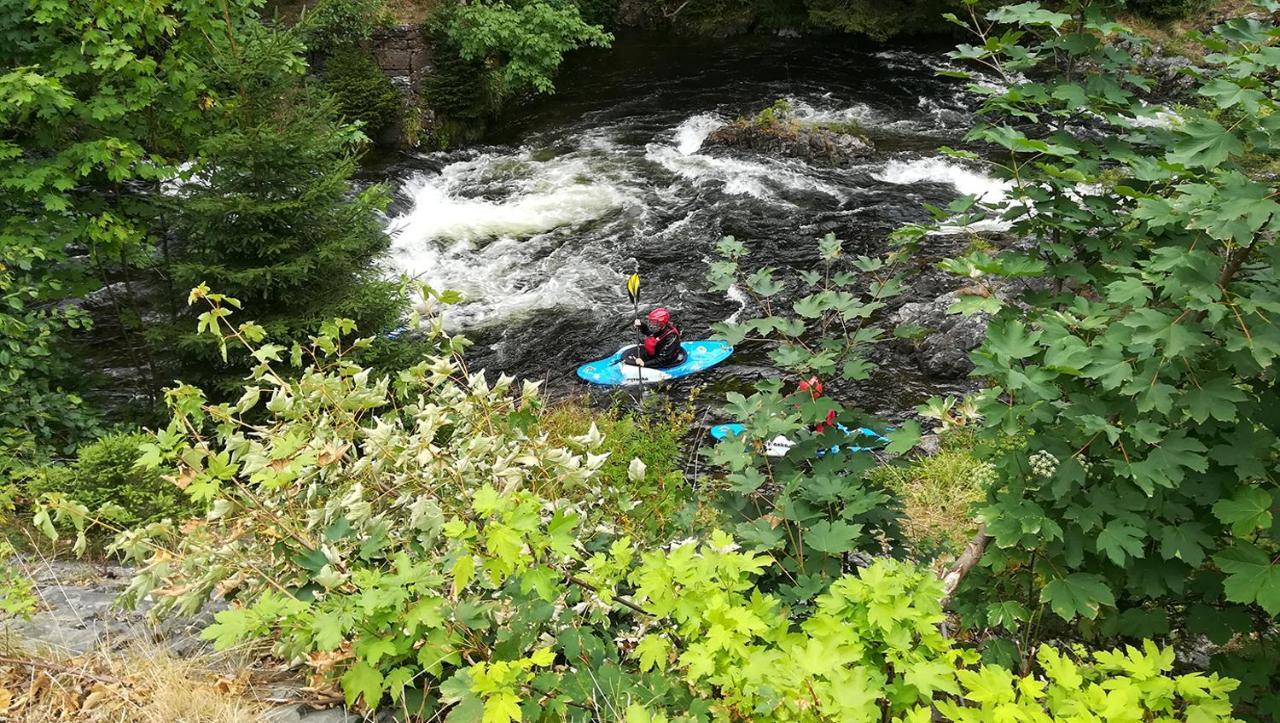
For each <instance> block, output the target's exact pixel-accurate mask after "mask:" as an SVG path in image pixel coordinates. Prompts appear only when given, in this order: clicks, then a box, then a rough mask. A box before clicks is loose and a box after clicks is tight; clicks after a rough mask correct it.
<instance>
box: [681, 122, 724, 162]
mask: <svg viewBox="0 0 1280 723" xmlns="http://www.w3.org/2000/svg"><path fill="white" fill-rule="evenodd" d="M726 122H727V121H726V120H725V118H724V116H721V115H720V114H719V113H699V114H697V115H694V116H690V117H689V118H687V119H685V120H684V122H682V123H681V124H680V125H678V126H676V132H675V142H676V150H678V151H680V153H682V154H684V155H686V156H688V155H691V154H694V153H697V152H698V150H699V149H701V148H702V143H703V141H705V140H707V136H709V135H711V133H712V131H714V130H715V129H717V128H719V127H720V126H722V125H724V124H725V123H726Z"/></svg>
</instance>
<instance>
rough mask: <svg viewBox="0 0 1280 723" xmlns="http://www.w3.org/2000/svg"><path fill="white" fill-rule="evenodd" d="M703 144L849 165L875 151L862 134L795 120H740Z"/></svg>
mask: <svg viewBox="0 0 1280 723" xmlns="http://www.w3.org/2000/svg"><path fill="white" fill-rule="evenodd" d="M704 146H705V147H715V146H720V147H724V148H746V149H749V150H753V151H757V152H760V153H767V154H769V155H773V156H787V157H791V158H801V159H804V160H805V161H808V162H811V163H821V164H826V165H831V166H845V165H849V164H850V163H852V162H853V161H855V160H858V159H861V158H866V157H867V156H869V155H871V154H872V153H874V152H875V148H874V147H873V146H872V145H871V141H869V140H867V139H866V138H863V137H862V136H859V135H856V134H853V133H842V132H838V131H835V130H831V129H829V128H824V127H821V126H806V125H803V124H801V123H796V122H793V121H781V122H775V123H756V122H750V121H737V122H734V123H730V124H728V125H725V126H721V127H720V128H718V129H716V130H715V131H712V132H711V135H709V136H707V140H706V142H705V143H704Z"/></svg>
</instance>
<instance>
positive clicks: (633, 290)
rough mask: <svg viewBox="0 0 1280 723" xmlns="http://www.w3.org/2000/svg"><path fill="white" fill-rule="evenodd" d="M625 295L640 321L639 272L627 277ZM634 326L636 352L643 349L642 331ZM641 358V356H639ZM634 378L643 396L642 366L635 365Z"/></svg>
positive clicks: (636, 325)
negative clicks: (638, 383) (629, 299)
mask: <svg viewBox="0 0 1280 723" xmlns="http://www.w3.org/2000/svg"><path fill="white" fill-rule="evenodd" d="M627 296H630V297H631V310H632V312H634V315H635V320H636V321H640V274H632V275H631V277H630V278H628V279H627ZM633 326H635V328H636V342H637V343H636V353H642V352H643V351H644V331H642V330H641V328H640V326H639V324H633ZM641 358H643V357H641ZM636 379H637V380H638V381H639V382H640V396H641V397H642V398H643V397H644V367H642V366H640V365H638V364H637V365H636Z"/></svg>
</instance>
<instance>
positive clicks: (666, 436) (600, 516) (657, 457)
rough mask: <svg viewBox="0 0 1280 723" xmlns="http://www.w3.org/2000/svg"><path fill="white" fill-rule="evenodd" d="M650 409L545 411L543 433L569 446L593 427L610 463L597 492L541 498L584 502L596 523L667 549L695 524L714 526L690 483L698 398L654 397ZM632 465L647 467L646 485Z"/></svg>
mask: <svg viewBox="0 0 1280 723" xmlns="http://www.w3.org/2000/svg"><path fill="white" fill-rule="evenodd" d="M649 399H650V400H652V405H650V406H646V408H645V409H644V410H643V411H635V410H624V409H621V408H618V407H615V408H613V409H610V410H608V411H605V412H600V411H597V410H594V409H592V408H591V407H590V406H588V404H587V403H586V402H585V401H584V400H582V399H569V400H566V401H562V402H557V403H555V404H552V405H549V406H548V407H546V408H545V409H544V410H543V411H542V413H541V414H540V416H539V421H538V425H537V430H538V431H539V432H540V433H545V434H548V435H549V436H550V438H551V439H552V440H553V441H561V442H564V443H566V444H568V440H569V438H571V437H577V436H582V435H585V434H586V433H587V432H588V431H589V430H590V429H591V425H592V424H595V425H596V428H597V429H598V430H599V432H600V433H601V434H602V435H603V437H604V441H603V442H602V444H601V446H600V448H599V449H597V450H594V454H606V453H607V454H608V455H609V458H608V460H607V461H606V462H605V463H604V465H603V466H602V467H601V469H600V473H599V474H598V475H597V477H596V488H595V489H592V490H587V491H586V492H587V494H586V495H584V494H583V490H551V489H544V490H539V492H540V493H541V494H542V495H544V496H546V497H548V498H556V497H564V498H567V499H585V500H587V501H588V502H590V503H591V505H592V507H593V511H594V512H595V515H594V518H595V519H594V520H592V522H593V523H594V524H597V525H603V526H604V527H605V528H609V531H611V532H616V533H617V534H623V535H629V536H631V537H632V539H634V540H636V542H637V543H643V542H651V543H663V542H666V541H668V540H670V539H672V538H673V537H676V536H678V535H679V533H681V532H682V531H685V530H688V529H689V528H691V527H692V526H695V525H697V526H701V525H704V524H710V523H711V522H710V521H711V518H712V516H713V513H712V512H711V511H710V509H709V507H708V506H706V505H703V504H702V503H701V501H700V500H698V499H697V498H696V496H695V495H694V494H693V490H692V489H691V488H690V487H689V485H688V484H687V483H686V481H685V471H684V463H685V460H686V456H685V454H684V438H685V436H686V435H687V434H688V433H689V430H690V428H692V427H693V426H694V411H693V402H692V400H691V401H689V402H688V403H686V404H684V405H675V404H673V403H672V402H671V401H670V400H669V399H666V398H664V397H661V396H659V395H651V396H650V398H649ZM633 459H639V460H640V461H641V462H643V463H644V466H645V473H644V477H643V479H641V480H639V481H633V480H632V479H631V478H630V476H629V475H628V467H629V466H630V465H631V461H632V460H633Z"/></svg>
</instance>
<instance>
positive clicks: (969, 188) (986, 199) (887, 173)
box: [872, 157, 1011, 204]
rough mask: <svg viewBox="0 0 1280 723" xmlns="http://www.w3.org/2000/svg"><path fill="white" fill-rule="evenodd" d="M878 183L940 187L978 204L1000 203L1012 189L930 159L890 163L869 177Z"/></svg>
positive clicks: (1008, 185) (1003, 182)
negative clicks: (951, 188) (944, 185)
mask: <svg viewBox="0 0 1280 723" xmlns="http://www.w3.org/2000/svg"><path fill="white" fill-rule="evenodd" d="M872 177H873V178H875V179H876V180H878V181H884V182H885V183H892V184H895V185H911V184H916V183H942V184H948V185H950V186H952V187H954V188H955V189H956V191H958V192H959V193H960V195H962V196H973V197H974V198H976V199H978V201H979V202H981V203H987V204H1000V203H1003V202H1004V201H1005V200H1006V199H1007V198H1008V194H1009V189H1010V188H1011V186H1010V184H1009V182H1008V181H1001V180H999V179H996V178H992V177H991V176H988V175H987V174H985V173H982V172H980V171H976V170H973V169H971V168H967V167H965V166H961V165H959V164H957V163H952V162H951V161H948V160H946V159H945V158H938V157H929V158H915V159H911V160H897V159H895V160H892V161H889V162H888V163H886V164H885V166H884V168H883V169H882V170H881V171H880V172H878V173H874V174H872Z"/></svg>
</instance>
